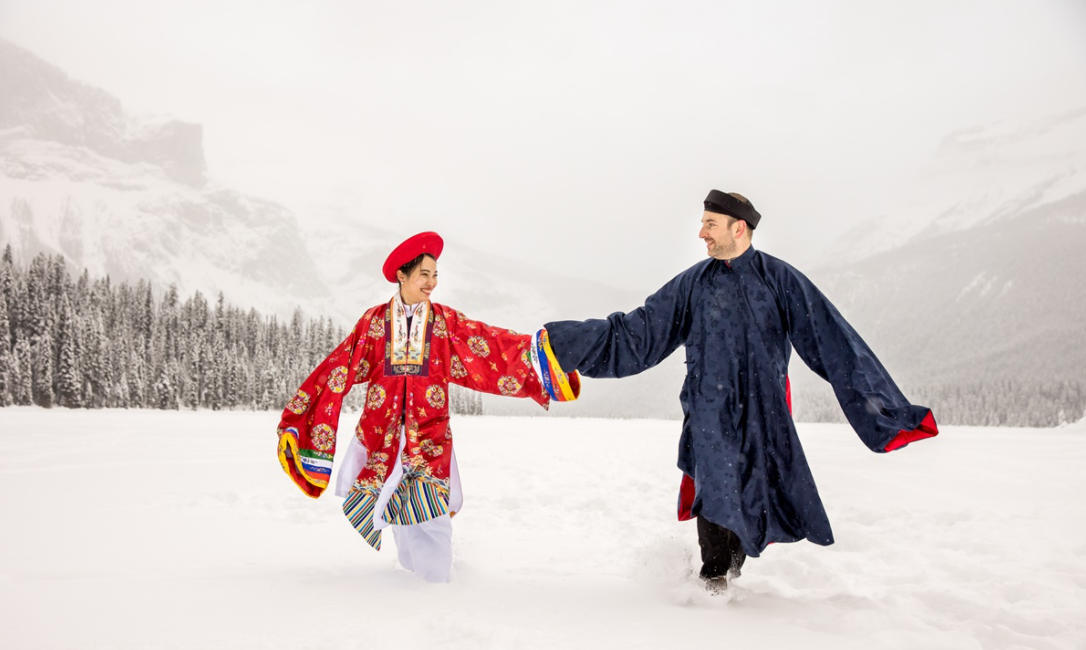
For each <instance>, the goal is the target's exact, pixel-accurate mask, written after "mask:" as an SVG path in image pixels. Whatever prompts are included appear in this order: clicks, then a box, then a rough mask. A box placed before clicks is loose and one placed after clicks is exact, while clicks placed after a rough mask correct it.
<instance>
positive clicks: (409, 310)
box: [395, 289, 424, 318]
mask: <svg viewBox="0 0 1086 650" xmlns="http://www.w3.org/2000/svg"><path fill="white" fill-rule="evenodd" d="M395 298H396V303H397V304H399V305H400V307H403V313H404V316H406V317H408V318H411V317H412V316H414V315H415V312H417V311H418V310H419V307H420V306H421V305H422V303H423V302H424V301H420V302H416V303H415V304H413V305H408V304H405V303H404V301H403V297H402V296H401V295H400V290H399V289H397V290H396V296H395Z"/></svg>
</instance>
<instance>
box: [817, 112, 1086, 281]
mask: <svg viewBox="0 0 1086 650" xmlns="http://www.w3.org/2000/svg"><path fill="white" fill-rule="evenodd" d="M1083 142H1086V107H1080V108H1076V109H1075V110H1071V111H1066V112H1063V113H1059V114H1055V115H1045V116H1040V117H1031V118H1020V119H1015V120H1005V121H1001V122H996V123H994V124H989V125H984V126H977V127H973V128H970V129H964V130H961V131H957V132H954V133H952V134H950V135H948V136H947V137H946V138H945V139H944V140H943V142H942V145H941V146H940V148H939V150H938V151H937V152H936V154H935V155H934V156H933V158H932V159H931V161H930V162H929V163H928V164H927V165H926V166H925V168H924V169H923V170H922V171H921V173H920V174H919V175H918V176H917V179H916V182H915V183H914V186H913V188H912V189H911V191H910V194H909V199H908V200H907V201H906V202H904V203H903V204H902V205H900V206H898V207H897V208H896V209H894V210H892V211H891V212H890V213H888V214H886V215H880V216H878V217H874V218H871V219H868V220H867V221H865V222H864V223H861V224H860V225H859V226H857V227H855V228H852V229H850V230H849V231H848V232H846V233H844V235H843V236H842V237H841V239H840V240H838V242H837V244H836V245H835V246H834V248H833V251H832V253H833V254H832V255H831V256H830V257H831V258H832V259H836V260H838V261H839V262H842V263H847V262H853V261H858V260H859V259H862V258H865V257H869V256H871V255H875V254H878V253H883V252H886V251H889V250H893V249H895V248H898V247H900V246H902V245H904V244H907V243H910V242H914V241H921V240H924V239H928V238H930V237H936V236H941V235H945V234H948V233H952V232H960V231H963V230H967V229H969V228H972V227H975V226H978V225H982V224H986V223H992V222H994V221H998V220H1001V219H1004V218H1009V217H1013V216H1015V215H1018V214H1021V213H1023V212H1024V211H1027V210H1031V209H1034V208H1038V207H1041V206H1044V205H1049V204H1053V203H1057V202H1059V201H1062V200H1065V199H1067V198H1068V197H1072V196H1075V195H1077V194H1080V193H1081V192H1083V191H1084V190H1086V147H1083V146H1082V143H1083Z"/></svg>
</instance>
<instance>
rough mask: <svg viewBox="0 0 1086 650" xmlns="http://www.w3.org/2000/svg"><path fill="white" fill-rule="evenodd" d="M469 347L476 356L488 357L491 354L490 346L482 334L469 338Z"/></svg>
mask: <svg viewBox="0 0 1086 650" xmlns="http://www.w3.org/2000/svg"><path fill="white" fill-rule="evenodd" d="M468 349H469V350H471V351H472V352H473V353H474V354H475V355H476V356H480V357H486V356H489V355H490V346H489V345H488V344H487V342H486V339H485V338H483V337H481V336H472V337H471V338H469V339H468Z"/></svg>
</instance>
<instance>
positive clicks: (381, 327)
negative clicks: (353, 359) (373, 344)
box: [366, 318, 385, 339]
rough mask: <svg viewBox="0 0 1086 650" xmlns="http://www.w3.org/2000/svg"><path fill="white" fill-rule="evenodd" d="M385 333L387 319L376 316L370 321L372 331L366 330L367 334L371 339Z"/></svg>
mask: <svg viewBox="0 0 1086 650" xmlns="http://www.w3.org/2000/svg"><path fill="white" fill-rule="evenodd" d="M384 335H385V321H383V320H381V319H380V318H374V319H373V320H371V321H370V331H368V332H366V336H368V337H370V338H371V339H379V338H381V337H382V336H384Z"/></svg>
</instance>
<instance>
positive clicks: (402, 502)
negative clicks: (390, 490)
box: [384, 477, 449, 526]
mask: <svg viewBox="0 0 1086 650" xmlns="http://www.w3.org/2000/svg"><path fill="white" fill-rule="evenodd" d="M448 512H449V490H448V489H447V488H445V487H443V486H441V485H438V484H436V483H434V482H433V481H429V480H427V479H425V478H423V477H408V478H404V480H403V482H402V483H400V486H399V488H398V489H397V490H396V493H395V494H393V495H392V498H391V499H389V501H388V507H387V508H385V516H384V520H385V521H387V522H388V523H390V524H396V525H397V526H412V525H414V524H421V523H422V522H424V521H429V520H431V519H437V518H438V517H440V516H442V515H445V514H448Z"/></svg>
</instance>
